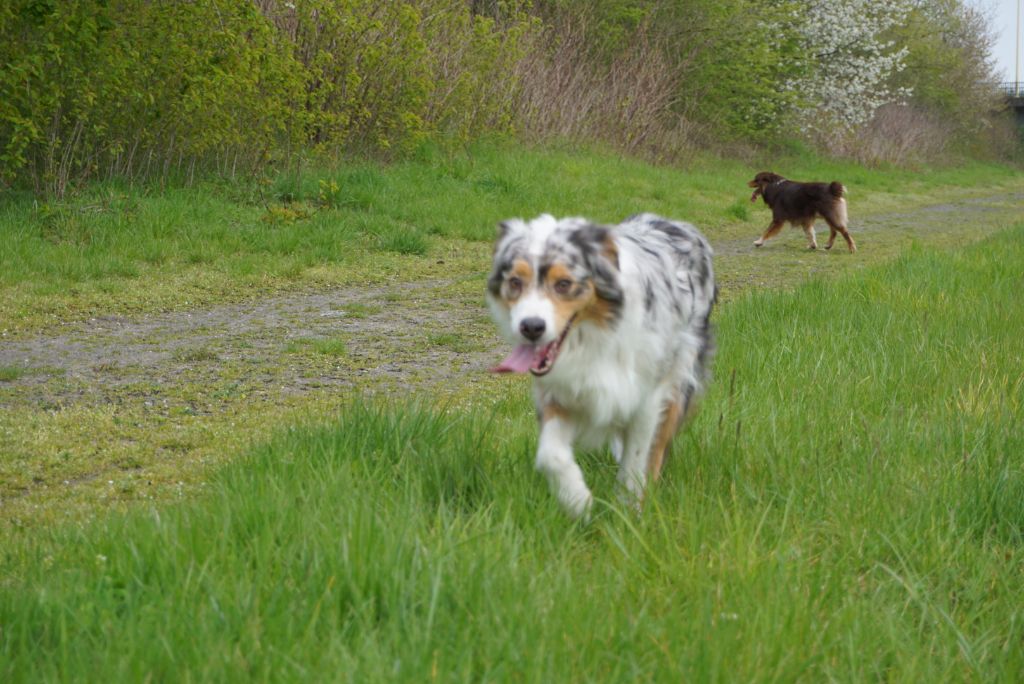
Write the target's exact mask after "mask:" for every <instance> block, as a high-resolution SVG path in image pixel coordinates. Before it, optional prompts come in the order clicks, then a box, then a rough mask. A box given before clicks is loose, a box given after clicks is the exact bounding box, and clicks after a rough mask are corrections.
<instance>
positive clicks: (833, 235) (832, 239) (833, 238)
mask: <svg viewBox="0 0 1024 684" xmlns="http://www.w3.org/2000/svg"><path fill="white" fill-rule="evenodd" d="M828 231H829V232H828V242H827V243H825V249H832V245H834V244H835V242H836V235H838V234H839V233H838V231H836V229H835V227H834V226H833V225H832V224H831V223H830V224H829V226H828Z"/></svg>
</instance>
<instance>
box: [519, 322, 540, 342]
mask: <svg viewBox="0 0 1024 684" xmlns="http://www.w3.org/2000/svg"><path fill="white" fill-rule="evenodd" d="M519 332H521V333H522V334H523V337H525V338H526V339H528V340H530V341H531V342H536V341H537V340H539V339H540V336H541V335H543V334H544V319H543V318H537V317H536V316H534V317H533V318H524V319H523V322H522V323H520V324H519Z"/></svg>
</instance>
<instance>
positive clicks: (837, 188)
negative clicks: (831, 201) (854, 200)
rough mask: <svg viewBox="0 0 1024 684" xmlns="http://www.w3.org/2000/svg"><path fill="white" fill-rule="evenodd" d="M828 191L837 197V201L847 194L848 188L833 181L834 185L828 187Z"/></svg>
mask: <svg viewBox="0 0 1024 684" xmlns="http://www.w3.org/2000/svg"><path fill="white" fill-rule="evenodd" d="M828 191H829V194H830V195H832V196H833V197H835V198H836V199H839V198H840V197H842V196H843V195H845V194H846V188H844V187H843V184H842V183H840V182H839V181H832V183H830V184H829V186H828Z"/></svg>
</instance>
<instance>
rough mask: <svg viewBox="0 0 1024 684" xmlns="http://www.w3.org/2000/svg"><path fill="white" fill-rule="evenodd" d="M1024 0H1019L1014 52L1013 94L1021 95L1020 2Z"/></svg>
mask: <svg viewBox="0 0 1024 684" xmlns="http://www.w3.org/2000/svg"><path fill="white" fill-rule="evenodd" d="M1021 2H1022V0H1017V42H1016V43H1014V46H1013V48H1014V53H1013V65H1014V72H1013V96H1014V97H1020V4H1021Z"/></svg>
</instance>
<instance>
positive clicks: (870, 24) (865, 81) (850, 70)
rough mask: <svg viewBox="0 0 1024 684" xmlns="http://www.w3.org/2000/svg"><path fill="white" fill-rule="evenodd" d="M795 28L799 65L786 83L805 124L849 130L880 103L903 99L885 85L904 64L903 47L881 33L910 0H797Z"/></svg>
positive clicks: (903, 12)
mask: <svg viewBox="0 0 1024 684" xmlns="http://www.w3.org/2000/svg"><path fill="white" fill-rule="evenodd" d="M798 5H799V7H797V8H795V11H796V12H798V13H799V15H798V18H799V21H798V22H797V32H798V34H799V36H800V38H801V40H802V41H803V45H804V48H805V55H806V57H805V60H806V63H805V64H804V65H803V67H804V68H802V69H801V70H800V75H799V76H798V77H796V78H793V79H791V80H790V81H789V82H788V83H787V84H786V87H787V89H788V90H790V91H791V92H792V93H794V94H795V95H796V96H797V98H798V101H797V102H798V103H797V109H798V114H800V118H801V120H802V122H803V123H804V125H805V126H806V127H807V128H808V129H809V130H814V131H818V132H824V131H827V130H830V129H833V128H835V127H836V126H838V127H840V128H842V129H844V130H845V131H850V130H853V129H855V128H857V127H859V126H861V125H863V124H865V123H867V122H868V121H870V120H871V117H872V116H873V115H874V113H875V111H876V110H877V109H878V108H879V107H881V106H882V105H884V104H888V103H890V102H896V101H900V100H903V99H905V98H906V97H907V96H908V95H909V92H908V91H907V90H906V89H900V88H894V87H891V85H890V84H891V82H892V78H893V76H894V75H896V74H898V73H899V72H900V71H901V70H902V69H903V66H904V58H905V57H906V55H907V50H906V48H905V47H897V46H896V45H895V44H894V42H893V41H891V40H889V39H887V38H886V36H887V34H888V33H889V32H890V30H891V29H892V28H893V27H895V26H897V25H899V24H900V22H902V21H904V19H905V18H906V16H907V14H908V13H909V11H910V9H911V0H805V1H804V2H800V3H798Z"/></svg>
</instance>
